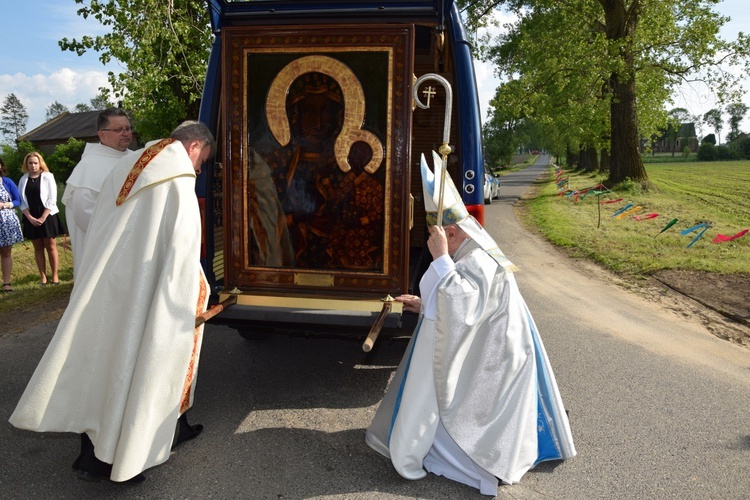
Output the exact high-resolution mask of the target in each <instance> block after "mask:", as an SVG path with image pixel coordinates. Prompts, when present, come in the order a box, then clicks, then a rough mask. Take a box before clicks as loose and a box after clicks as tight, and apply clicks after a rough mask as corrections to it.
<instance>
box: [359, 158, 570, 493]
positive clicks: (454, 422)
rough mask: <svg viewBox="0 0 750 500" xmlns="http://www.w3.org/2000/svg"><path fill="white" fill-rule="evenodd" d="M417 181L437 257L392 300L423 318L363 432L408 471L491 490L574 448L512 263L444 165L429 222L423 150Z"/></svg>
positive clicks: (431, 190)
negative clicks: (412, 288)
mask: <svg viewBox="0 0 750 500" xmlns="http://www.w3.org/2000/svg"><path fill="white" fill-rule="evenodd" d="M434 161H435V165H439V162H442V159H441V158H440V157H439V156H438V155H437V154H434ZM440 172H443V170H442V169H440V168H436V172H435V175H440V174H439V173H440ZM422 180H423V188H424V199H425V210H426V211H427V222H428V224H429V225H430V227H429V233H430V236H429V239H428V241H427V245H428V248H429V250H430V253H431V255H432V257H433V259H434V260H433V261H432V263H431V264H430V267H429V268H428V270H427V272H425V274H424V276H423V277H422V280H421V282H420V284H419V289H420V294H421V297H417V296H414V295H403V296H400V297H397V298H396V300H399V301H401V302H403V303H404V305H405V308H406V309H407V310H411V311H418V312H419V314H420V317H419V322H418V326H417V329H416V331H415V332H414V334H413V335H412V339H411V341H410V342H409V345H408V347H407V349H406V353H405V354H404V358H403V359H402V361H401V363H400V364H399V367H398V369H397V371H396V374H395V376H394V378H393V380H392V381H391V383H390V385H389V387H388V390H387V391H386V393H385V396H384V398H383V401H382V403H381V404H380V407H379V408H378V411H377V413H376V414H375V418H374V419H373V421H372V423H371V424H370V427H369V428H368V429H367V433H366V441H367V444H368V445H370V446H371V447H372V448H373V449H375V450H376V451H378V452H379V453H381V454H383V455H385V456H386V457H389V458H390V459H391V462H392V463H393V467H394V468H395V469H396V471H397V472H398V473H399V474H400V475H401V476H402V477H404V478H406V479H421V478H423V477H425V476H426V475H427V473H428V472H432V473H434V474H438V475H442V476H445V477H447V478H449V479H452V480H454V481H458V482H461V483H464V484H467V485H469V486H472V487H474V488H477V489H479V490H480V492H481V493H482V494H485V495H493V496H494V495H496V494H497V487H498V480H501V481H503V482H505V483H508V484H512V483H516V482H518V481H520V480H521V477H522V476H523V475H524V474H525V473H526V471H528V470H529V469H530V468H531V467H532V466H534V465H535V464H536V463H538V462H541V461H544V460H557V459H568V458H572V457H573V456H575V454H576V452H575V447H574V445H573V437H572V434H571V432H570V425H569V423H568V418H567V416H566V414H565V409H564V408H563V405H562V400H561V398H560V394H559V391H558V388H557V384H556V382H555V377H554V375H553V373H552V367H551V366H550V364H549V360H548V359H547V355H546V353H545V350H544V346H543V344H542V340H541V338H540V337H539V333H538V332H537V330H536V326H535V325H534V322H533V320H532V319H531V314H530V313H529V310H528V308H527V307H526V303H525V302H524V300H523V298H522V297H521V294H520V292H519V290H518V286H517V284H516V281H515V278H514V275H513V270H514V269H515V266H513V264H511V263H510V262H509V261H508V259H507V258H506V257H505V255H503V253H502V252H501V251H500V249H499V248H498V247H497V244H496V243H495V241H494V240H493V239H492V237H491V236H490V235H489V234H488V233H487V232H486V231H485V230H484V228H482V226H481V225H480V224H479V223H478V222H477V221H476V220H475V219H474V218H473V217H471V216H470V215H469V213H468V212H467V210H466V207H465V206H464V204H463V202H462V201H461V195H460V193H459V192H458V190H457V189H456V187H455V186H454V185H453V182H452V181H451V179H450V177H448V176H447V174H446V178H445V186H446V189H445V194H444V196H445V200H444V211H443V218H442V221H441V222H442V224H443V227H440V226H438V225H437V224H436V223H437V213H438V210H437V205H438V193H436V190H435V185H436V182H435V176H434V175H433V173H432V172H431V171H430V169H429V168H428V167H427V164H426V162H425V159H424V157H422Z"/></svg>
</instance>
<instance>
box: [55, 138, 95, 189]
mask: <svg viewBox="0 0 750 500" xmlns="http://www.w3.org/2000/svg"><path fill="white" fill-rule="evenodd" d="M85 147H86V143H85V142H84V141H79V140H78V139H76V138H74V137H71V138H70V139H68V142H66V143H65V144H59V145H58V146H57V147H55V151H54V152H53V153H52V154H51V155H49V157H48V158H45V160H46V161H47V166H48V167H49V170H50V172H52V174H53V175H54V176H55V179H56V180H57V181H59V182H65V181H67V180H68V177H70V173H71V172H72V171H73V168H74V167H75V166H76V165H78V162H79V161H81V155H83V148H85Z"/></svg>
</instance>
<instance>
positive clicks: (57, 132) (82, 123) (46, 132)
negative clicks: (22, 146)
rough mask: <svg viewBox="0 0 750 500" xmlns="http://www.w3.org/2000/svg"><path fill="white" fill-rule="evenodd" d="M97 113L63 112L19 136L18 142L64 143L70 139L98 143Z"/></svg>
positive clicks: (98, 111)
mask: <svg viewBox="0 0 750 500" xmlns="http://www.w3.org/2000/svg"><path fill="white" fill-rule="evenodd" d="M99 113H100V110H96V111H84V112H83V113H71V112H69V111H65V112H63V113H61V114H59V115H57V116H56V117H54V118H53V119H51V120H50V121H48V122H46V123H43V124H42V125H40V126H38V127H37V128H35V129H34V130H32V131H31V132H27V133H25V134H24V135H22V136H20V137H19V138H18V141H19V142H20V141H30V142H34V143H44V142H64V141H67V140H68V139H69V138H71V137H75V138H76V139H79V140H82V141H85V140H95V141H98V140H99V138H98V136H97V134H96V118H97V116H99Z"/></svg>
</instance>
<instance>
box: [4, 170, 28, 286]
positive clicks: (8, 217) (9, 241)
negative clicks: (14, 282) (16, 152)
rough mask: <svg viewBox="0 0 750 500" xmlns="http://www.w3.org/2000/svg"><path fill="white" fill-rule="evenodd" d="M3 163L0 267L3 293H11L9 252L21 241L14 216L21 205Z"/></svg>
mask: <svg viewBox="0 0 750 500" xmlns="http://www.w3.org/2000/svg"><path fill="white" fill-rule="evenodd" d="M6 174H7V172H6V171H5V162H3V159H2V158H0V180H2V182H0V267H1V268H2V273H3V292H12V291H13V287H12V286H11V284H10V273H11V271H12V270H13V257H11V250H12V249H13V245H14V244H15V243H20V242H21V241H23V235H22V234H21V223H20V222H18V217H17V216H16V211H15V209H16V207H17V206H19V205H20V204H21V196H20V195H19V194H18V188H17V187H16V184H15V183H14V182H13V180H12V179H11V178H10V177H6Z"/></svg>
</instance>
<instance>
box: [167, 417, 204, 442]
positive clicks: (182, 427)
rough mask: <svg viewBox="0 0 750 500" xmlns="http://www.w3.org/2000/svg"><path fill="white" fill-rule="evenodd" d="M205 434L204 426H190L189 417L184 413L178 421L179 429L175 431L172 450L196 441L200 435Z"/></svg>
mask: <svg viewBox="0 0 750 500" xmlns="http://www.w3.org/2000/svg"><path fill="white" fill-rule="evenodd" d="M201 432H203V425H202V424H195V425H190V424H189V423H188V421H187V415H185V414H184V413H183V414H182V415H180V418H178V419H177V428H176V429H175V434H174V440H173V442H172V449H173V450H174V449H175V448H176V447H177V445H179V444H181V443H184V442H185V441H190V440H191V439H195V438H197V437H198V435H199V434H200V433H201Z"/></svg>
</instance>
